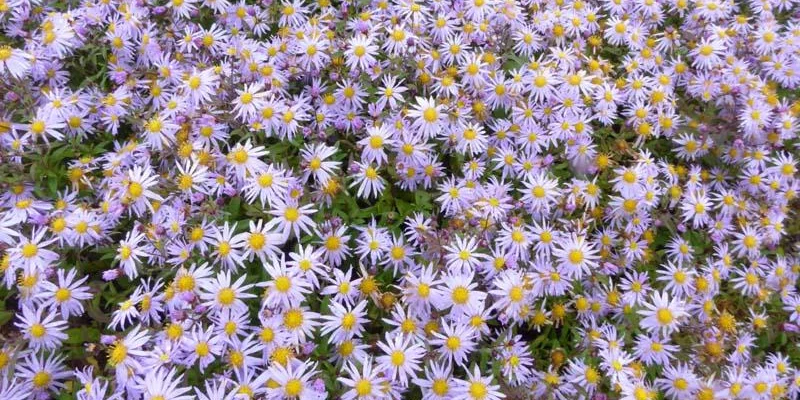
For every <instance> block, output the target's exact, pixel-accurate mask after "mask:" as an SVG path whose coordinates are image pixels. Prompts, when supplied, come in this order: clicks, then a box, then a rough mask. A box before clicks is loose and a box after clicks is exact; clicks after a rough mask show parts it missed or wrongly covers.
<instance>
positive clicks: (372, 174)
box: [350, 163, 386, 199]
mask: <svg viewBox="0 0 800 400" xmlns="http://www.w3.org/2000/svg"><path fill="white" fill-rule="evenodd" d="M356 168H357V169H358V173H357V174H356V175H355V179H354V180H353V183H351V184H350V187H355V186H358V193H357V195H358V197H361V198H366V199H370V198H373V197H378V196H380V195H381V193H383V190H384V189H385V188H386V180H385V179H383V177H381V175H380V170H379V169H378V168H377V167H373V166H372V164H362V163H356Z"/></svg>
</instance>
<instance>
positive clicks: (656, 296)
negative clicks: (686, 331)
mask: <svg viewBox="0 0 800 400" xmlns="http://www.w3.org/2000/svg"><path fill="white" fill-rule="evenodd" d="M643 305H644V307H645V309H644V310H639V311H638V312H637V313H638V314H639V315H641V316H642V317H644V318H643V319H642V321H641V322H640V325H641V327H642V328H643V329H645V330H646V331H648V332H651V333H657V332H661V333H662V334H667V335H669V334H671V333H672V332H675V331H676V330H678V326H679V325H680V323H681V320H682V319H683V318H684V317H686V316H688V315H689V314H688V313H687V312H686V309H685V307H684V303H683V302H682V301H680V300H678V299H676V298H673V299H672V300H670V298H669V295H668V294H666V293H663V294H662V293H658V292H654V293H653V295H652V296H651V298H650V302H645V303H644V304H643Z"/></svg>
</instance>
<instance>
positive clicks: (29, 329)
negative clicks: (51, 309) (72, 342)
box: [14, 306, 67, 350]
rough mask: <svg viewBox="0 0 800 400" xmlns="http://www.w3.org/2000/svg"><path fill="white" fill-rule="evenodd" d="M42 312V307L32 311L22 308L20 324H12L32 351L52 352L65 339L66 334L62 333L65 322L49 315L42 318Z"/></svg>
mask: <svg viewBox="0 0 800 400" xmlns="http://www.w3.org/2000/svg"><path fill="white" fill-rule="evenodd" d="M44 311H45V308H44V307H37V309H36V310H32V309H30V308H28V307H26V306H23V307H22V316H21V317H20V322H18V323H15V324H14V325H15V326H17V327H18V328H19V329H20V330H21V331H22V332H23V337H25V339H27V340H28V342H29V344H30V346H31V348H33V349H34V350H40V349H48V350H53V349H55V348H58V347H61V343H62V342H63V341H64V340H66V339H67V334H66V333H64V330H65V329H66V327H67V323H66V321H62V320H57V319H56V315H55V314H51V313H48V314H47V315H46V316H43V315H42V314H43V312H44Z"/></svg>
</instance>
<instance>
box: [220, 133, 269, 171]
mask: <svg viewBox="0 0 800 400" xmlns="http://www.w3.org/2000/svg"><path fill="white" fill-rule="evenodd" d="M267 154H268V152H267V150H266V149H265V148H264V146H254V145H253V144H252V143H251V142H250V140H248V141H247V142H245V144H244V145H243V144H241V143H237V144H236V145H235V146H233V147H232V148H231V150H230V151H229V152H228V154H227V156H226V157H225V158H226V159H227V160H228V162H229V163H230V165H231V166H233V169H234V171H236V175H237V176H239V177H240V178H244V177H246V176H254V175H257V174H258V173H259V172H261V171H263V170H264V169H265V168H266V167H267V164H266V163H264V161H261V160H260V159H259V158H261V157H264V156H266V155H267Z"/></svg>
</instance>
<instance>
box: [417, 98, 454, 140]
mask: <svg viewBox="0 0 800 400" xmlns="http://www.w3.org/2000/svg"><path fill="white" fill-rule="evenodd" d="M408 117H409V118H411V119H413V120H414V123H413V125H412V126H413V128H414V129H416V130H418V131H419V132H420V134H422V136H423V138H424V139H425V140H428V139H429V138H431V137H434V136H435V135H437V134H438V133H439V129H440V127H441V125H442V122H443V120H444V117H445V115H444V111H443V107H442V106H441V105H437V104H436V100H434V99H425V98H422V97H417V98H416V104H415V105H414V107H413V109H411V110H410V111H409V112H408Z"/></svg>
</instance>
